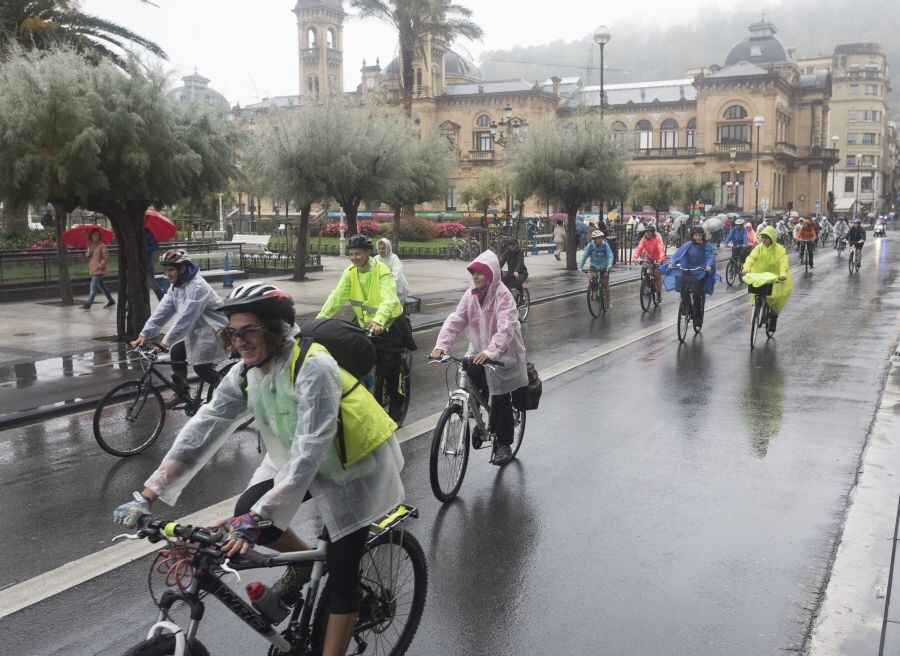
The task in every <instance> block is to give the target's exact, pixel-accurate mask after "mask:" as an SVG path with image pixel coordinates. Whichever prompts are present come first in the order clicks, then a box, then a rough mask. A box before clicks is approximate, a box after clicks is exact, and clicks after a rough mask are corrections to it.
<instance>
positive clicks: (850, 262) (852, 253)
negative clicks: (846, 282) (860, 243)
mask: <svg viewBox="0 0 900 656" xmlns="http://www.w3.org/2000/svg"><path fill="white" fill-rule="evenodd" d="M855 259H856V248H851V249H850V255H848V256H847V268H848V269H849V270H850V275H853V273H854V272H853V262H854V260H855Z"/></svg>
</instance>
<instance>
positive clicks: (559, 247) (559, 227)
mask: <svg viewBox="0 0 900 656" xmlns="http://www.w3.org/2000/svg"><path fill="white" fill-rule="evenodd" d="M555 223H556V225H554V226H553V244H554V245H555V246H556V249H555V251H554V254H555V255H556V259H557V260H559V259H560V257H559V254H560V253H562V252H563V251H564V250H565V247H566V225H565V224H564V223H563V222H562V221H556V222H555Z"/></svg>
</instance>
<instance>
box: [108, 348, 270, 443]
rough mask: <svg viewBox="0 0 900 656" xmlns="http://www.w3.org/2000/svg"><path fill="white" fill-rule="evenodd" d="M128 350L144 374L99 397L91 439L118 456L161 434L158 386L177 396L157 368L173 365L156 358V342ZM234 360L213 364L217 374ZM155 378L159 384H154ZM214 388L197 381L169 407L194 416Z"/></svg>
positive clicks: (249, 421) (162, 404)
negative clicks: (138, 359)
mask: <svg viewBox="0 0 900 656" xmlns="http://www.w3.org/2000/svg"><path fill="white" fill-rule="evenodd" d="M129 352H132V353H137V354H138V355H139V356H140V364H141V367H142V369H143V374H141V377H140V378H139V379H138V380H129V381H127V382H124V383H121V384H119V385H116V386H115V387H113V388H112V389H111V390H110V391H109V392H107V393H106V395H105V396H104V397H103V398H102V399H101V400H100V403H99V404H98V405H97V409H96V410H94V420H93V428H94V439H96V440H97V444H99V445H100V448H101V449H103V450H104V451H106V452H107V453H109V454H110V455H113V456H118V457H120V458H123V457H126V456H133V455H137V454H138V453H141V452H142V451H144V450H146V449H148V448H149V447H150V445H151V444H153V442H155V441H156V438H158V437H159V435H160V433H162V429H163V425H164V424H165V422H166V404H165V402H164V401H163V398H162V394H160V387H163V388H169V389H170V390H172V391H173V392H174V393H175V394H176V395H179V392H178V389H177V387H176V385H175V382H174V381H173V380H172V379H170V378H167V377H166V376H165V375H163V374H162V373H161V372H160V371H159V370H158V367H160V366H165V367H171V366H173V365H176V364H186V363H178V362H172V361H171V360H160V359H159V347H158V345H152V346H138V347H136V348H134V349H129ZM237 362H238V361H237V360H226V361H224V364H220V365H219V366H217V367H216V373H218V374H219V375H220V376H221V377H224V376H225V375H226V374H227V373H228V372H229V371H230V370H231V368H232V367H233V366H234V365H235V364H236V363H237ZM154 379H156V380H157V381H158V383H161V385H159V384H158V383H157V384H154ZM212 395H213V388H212V386H211V385H209V384H208V383H206V382H205V381H204V380H202V379H201V380H200V382H199V384H198V385H197V387H195V388H194V390H193V394H192V395H190V396H188V397H181V396H179V399H178V402H177V403H176V404H175V405H173V406H171V407H170V409H172V410H179V409H180V410H184V414H186V415H187V416H188V417H193V416H194V415H195V414H197V411H198V410H199V409H200V406H202V405H203V404H204V403H208V402H209V401H210V399H212ZM252 423H253V415H250V416H249V417H248V418H246V419H244V420H243V421H242V422H241V423H240V424H239V425H238V427H237V430H240V429H242V428H246V427H247V426H249V425H250V424H252Z"/></svg>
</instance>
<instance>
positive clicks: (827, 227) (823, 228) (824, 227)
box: [819, 214, 834, 239]
mask: <svg viewBox="0 0 900 656" xmlns="http://www.w3.org/2000/svg"><path fill="white" fill-rule="evenodd" d="M819 231H820V232H821V233H823V234H824V235H825V237H823V239H827V238H828V235H829V234H831V233H832V232H833V231H834V226H833V225H831V221H829V220H828V217H827V216H825V215H824V214H823V215H822V216H820V217H819Z"/></svg>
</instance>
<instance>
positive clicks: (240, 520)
mask: <svg viewBox="0 0 900 656" xmlns="http://www.w3.org/2000/svg"><path fill="white" fill-rule="evenodd" d="M267 526H272V520H271V519H263V518H262V517H257V516H256V515H253V514H251V513H245V514H243V515H240V516H239V517H232V518H231V519H229V520H228V521H227V522H226V529H227V531H228V533H227V534H226V536H225V541H226V542H228V541H230V540H243V541H244V542H247V543H248V544H249V545H250V546H251V547H252V546H253V545H255V544H256V541H257V540H258V539H259V534H260V530H261V529H264V528H266V527H267Z"/></svg>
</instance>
